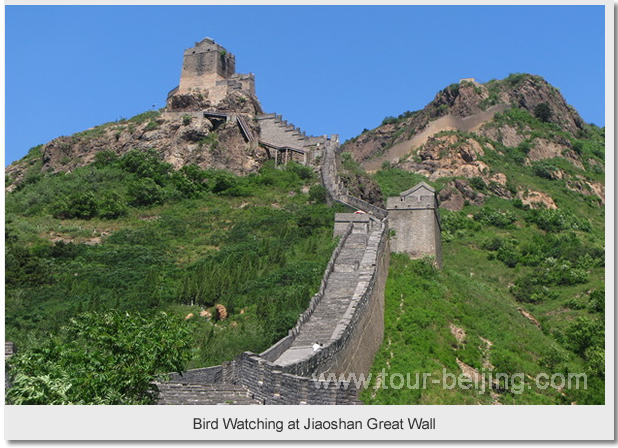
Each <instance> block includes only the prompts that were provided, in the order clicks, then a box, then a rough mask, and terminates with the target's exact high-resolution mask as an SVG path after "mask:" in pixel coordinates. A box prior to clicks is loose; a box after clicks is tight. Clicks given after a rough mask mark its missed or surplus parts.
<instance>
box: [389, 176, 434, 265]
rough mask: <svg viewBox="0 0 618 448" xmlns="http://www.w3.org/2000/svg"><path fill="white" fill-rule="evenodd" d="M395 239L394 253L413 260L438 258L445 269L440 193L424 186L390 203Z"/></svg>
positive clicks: (412, 189) (390, 222) (393, 239)
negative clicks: (428, 257) (439, 202)
mask: <svg viewBox="0 0 618 448" xmlns="http://www.w3.org/2000/svg"><path fill="white" fill-rule="evenodd" d="M386 209H387V210H388V222H389V227H390V228H391V229H392V230H394V235H392V236H391V239H390V246H391V252H399V253H407V254H408V255H410V257H411V258H422V257H425V256H431V257H435V260H436V264H437V265H438V266H442V240H441V239H440V230H441V223H440V214H439V212H438V197H437V195H436V191H435V190H434V189H433V188H432V187H430V186H429V185H427V184H426V183H425V182H421V183H419V184H417V185H415V186H414V187H412V188H410V189H409V190H406V191H404V192H403V193H401V194H400V195H399V196H397V197H391V198H388V199H387V200H386Z"/></svg>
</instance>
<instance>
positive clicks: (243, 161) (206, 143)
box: [5, 99, 267, 184]
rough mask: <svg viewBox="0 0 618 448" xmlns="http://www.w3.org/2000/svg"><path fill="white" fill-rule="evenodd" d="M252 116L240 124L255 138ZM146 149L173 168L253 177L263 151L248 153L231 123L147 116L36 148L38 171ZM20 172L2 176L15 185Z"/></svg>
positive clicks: (13, 168) (18, 167)
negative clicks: (39, 150)
mask: <svg viewBox="0 0 618 448" xmlns="http://www.w3.org/2000/svg"><path fill="white" fill-rule="evenodd" d="M230 101H234V100H233V99H230ZM248 104H249V105H250V103H248ZM250 107H252V106H250ZM252 117H253V116H252V115H248V116H246V118H245V122H246V123H247V124H248V126H250V127H251V129H252V131H253V133H254V134H255V135H258V134H259V127H258V126H257V125H256V124H255V123H254V120H253V119H252ZM147 148H156V149H157V151H158V152H159V154H160V155H161V158H162V159H163V160H164V161H165V162H168V163H171V164H172V165H173V166H174V168H181V167H183V166H185V165H190V164H196V165H198V166H199V167H201V168H202V169H206V168H216V169H226V170H229V171H232V172H234V173H237V174H247V173H251V172H254V171H256V170H257V169H259V167H260V166H261V165H262V163H264V161H265V160H266V159H267V154H266V152H265V151H264V150H263V149H261V148H256V149H252V147H251V146H250V145H249V144H248V143H247V142H246V141H245V139H244V138H243V136H242V133H241V131H240V129H239V127H238V124H237V123H236V122H233V121H229V122H227V123H226V122H223V121H222V120H221V121H218V120H215V121H211V120H209V119H207V118H203V117H195V116H194V117H190V116H189V115H186V116H179V115H178V114H176V115H171V114H169V115H168V114H165V113H163V114H160V115H158V116H157V114H155V113H153V118H152V119H146V120H144V121H143V122H141V123H139V122H132V121H124V122H117V123H110V124H106V125H102V126H98V127H96V128H93V129H91V130H88V131H85V132H81V133H79V134H75V135H73V136H71V137H58V138H56V139H54V140H52V141H51V142H49V143H47V144H46V145H44V146H43V148H42V153H43V155H42V162H43V166H42V168H41V170H42V171H43V172H68V171H71V170H74V169H75V168H77V167H80V166H84V165H88V164H90V163H92V162H93V161H94V158H95V155H96V154H97V153H98V152H101V151H108V150H111V151H113V152H115V153H116V154H118V155H122V154H125V153H126V152H128V151H130V150H132V149H147ZM26 169H27V164H26V163H23V162H22V161H18V162H15V163H13V164H12V165H10V166H9V167H7V168H6V170H5V173H6V174H8V175H9V176H10V177H11V178H12V179H14V182H13V183H14V184H16V183H19V182H20V181H21V179H22V178H23V176H24V174H25V171H26Z"/></svg>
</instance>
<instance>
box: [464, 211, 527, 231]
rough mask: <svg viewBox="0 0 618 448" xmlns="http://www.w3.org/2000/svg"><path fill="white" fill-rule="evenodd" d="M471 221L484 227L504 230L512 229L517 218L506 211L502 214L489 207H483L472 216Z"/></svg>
mask: <svg viewBox="0 0 618 448" xmlns="http://www.w3.org/2000/svg"><path fill="white" fill-rule="evenodd" d="M473 219H474V220H475V221H478V222H480V223H482V224H485V225H490V226H495V227H503V228H504V227H512V225H513V223H514V222H515V221H516V220H517V217H516V216H515V214H514V213H512V212H510V211H508V210H507V211H505V212H504V213H503V212H501V211H499V210H492V209H490V208H489V207H483V208H482V209H481V210H479V211H478V212H476V213H475V214H474V215H473Z"/></svg>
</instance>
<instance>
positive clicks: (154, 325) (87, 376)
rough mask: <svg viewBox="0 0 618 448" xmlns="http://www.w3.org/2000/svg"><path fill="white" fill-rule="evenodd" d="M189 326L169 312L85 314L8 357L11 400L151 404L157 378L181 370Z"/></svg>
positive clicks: (53, 402) (156, 389)
mask: <svg viewBox="0 0 618 448" xmlns="http://www.w3.org/2000/svg"><path fill="white" fill-rule="evenodd" d="M189 347H190V338H189V330H188V328H187V327H186V326H185V324H184V322H183V321H181V320H178V319H175V318H172V317H170V316H168V315H166V314H165V313H161V312H159V313H156V314H152V315H144V316H142V315H140V314H128V313H121V312H118V311H111V312H107V313H85V314H82V315H80V316H79V317H77V318H75V319H71V321H70V323H69V324H68V325H67V326H66V327H63V328H62V330H61V331H60V332H59V334H58V335H56V336H52V337H50V338H48V339H47V340H46V341H45V342H43V343H42V344H40V345H38V346H36V347H33V348H30V349H27V350H24V351H23V352H21V353H18V354H16V355H14V356H13V357H11V358H10V359H9V361H8V364H9V376H10V381H11V386H12V387H11V388H10V389H8V391H7V393H6V401H7V403H9V404H26V405H34V404H106V405H117V404H152V403H154V402H155V401H156V399H157V395H158V388H157V386H156V384H154V382H155V381H158V380H163V379H165V376H166V375H165V374H166V373H168V372H172V371H175V372H181V371H182V370H183V369H184V365H185V363H186V361H187V360H188V359H189Z"/></svg>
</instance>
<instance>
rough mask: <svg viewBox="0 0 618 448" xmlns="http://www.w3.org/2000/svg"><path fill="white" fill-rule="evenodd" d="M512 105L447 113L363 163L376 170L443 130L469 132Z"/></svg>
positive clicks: (367, 167)
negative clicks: (462, 113) (465, 114)
mask: <svg viewBox="0 0 618 448" xmlns="http://www.w3.org/2000/svg"><path fill="white" fill-rule="evenodd" d="M509 107H510V106H509V105H507V104H498V105H497V106H493V107H490V108H489V109H487V110H486V111H483V112H479V113H477V114H474V115H470V116H469V117H465V118H460V117H454V116H452V115H445V116H444V117H440V118H438V119H437V120H434V121H430V122H429V124H428V125H427V127H426V128H425V129H423V130H422V131H421V132H419V133H418V134H415V135H414V137H412V138H411V139H410V140H406V141H404V142H400V143H397V144H396V145H394V146H393V147H391V148H390V149H388V151H386V152H385V153H384V154H382V155H381V156H380V157H377V158H375V159H371V160H366V161H365V162H362V163H361V165H362V166H363V168H365V170H366V171H367V172H370V173H371V172H375V171H377V170H379V169H380V168H381V167H382V163H384V161H386V160H389V161H397V160H399V159H400V158H401V157H403V156H405V155H407V154H408V153H409V152H410V151H411V150H412V149H413V148H415V147H418V146H420V145H422V144H424V143H426V142H427V140H428V139H429V137H431V136H432V135H434V134H437V133H438V132H441V131H464V132H469V131H471V130H472V129H474V128H476V127H477V126H479V125H480V124H482V123H484V122H486V121H489V120H491V119H492V118H493V116H494V115H495V114H496V113H498V112H503V111H505V110H506V109H508V108H509Z"/></svg>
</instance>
